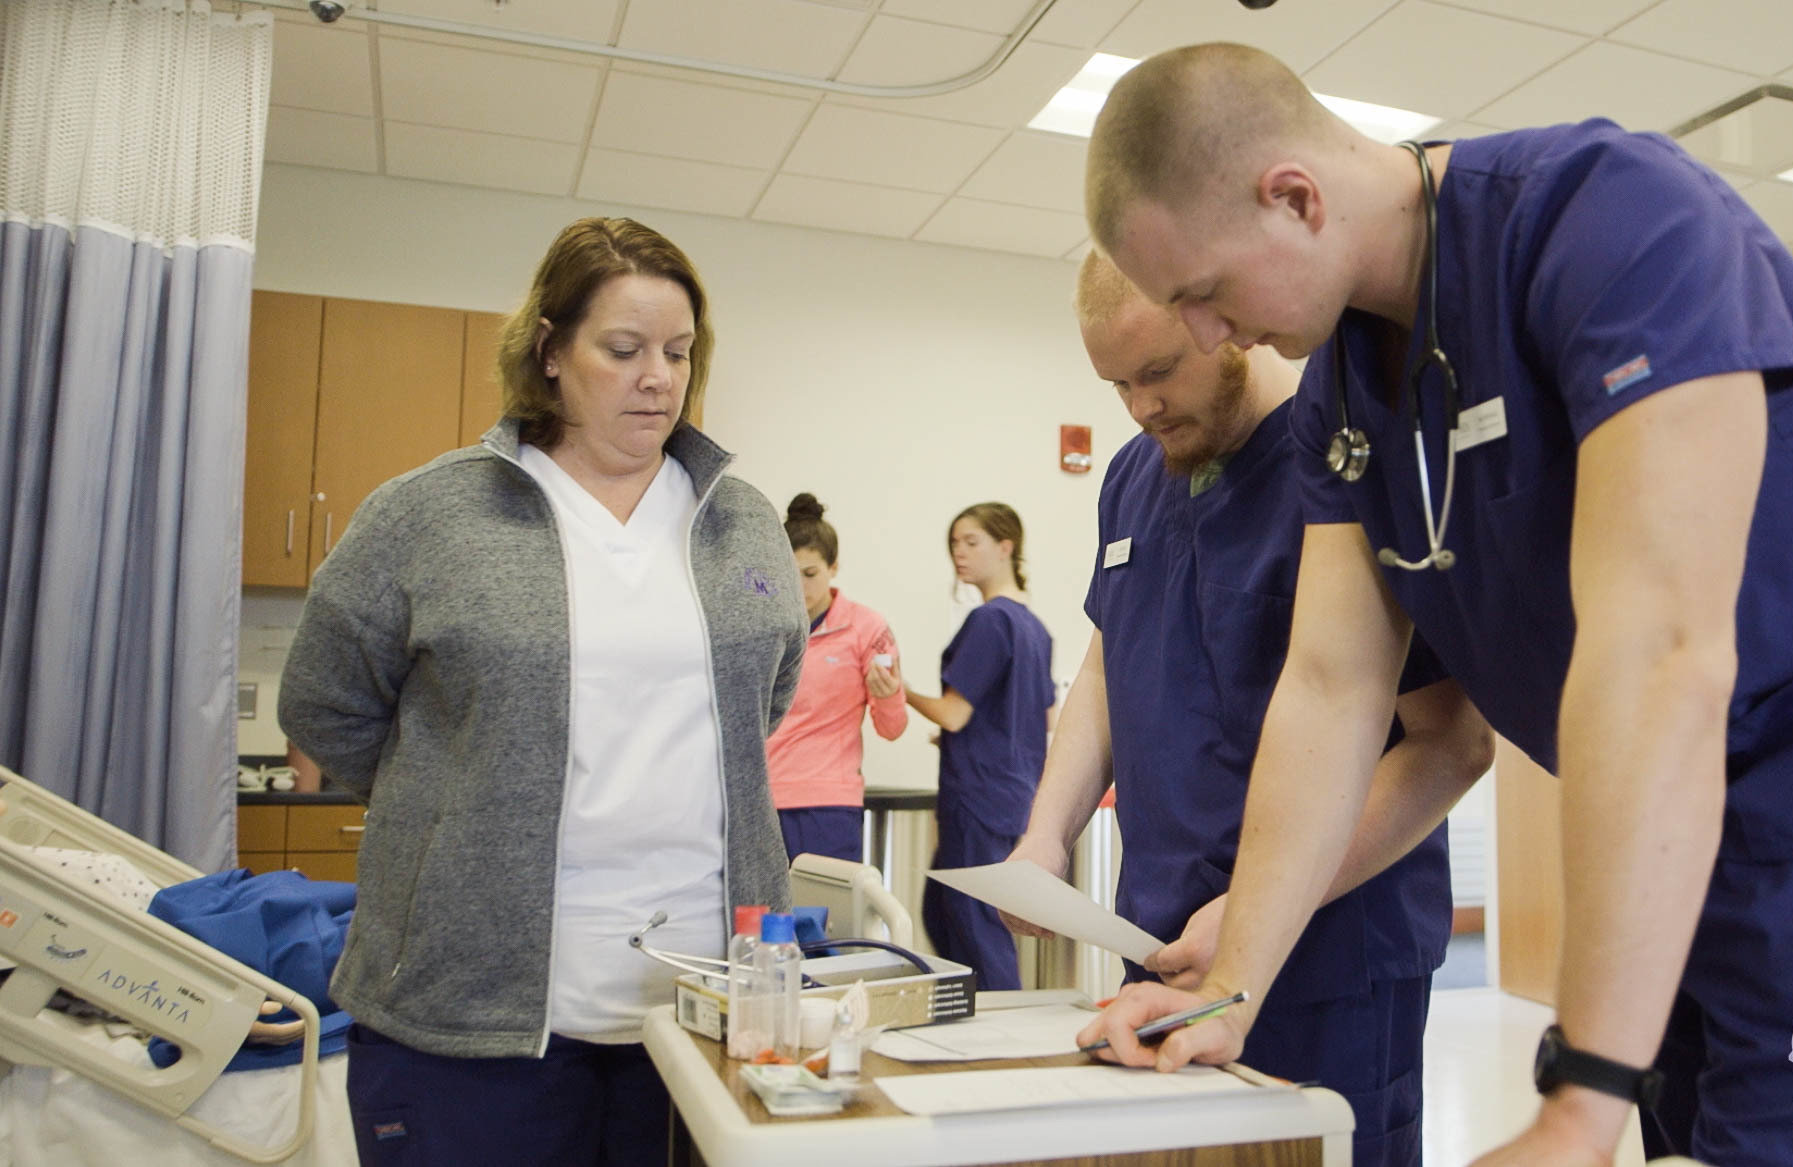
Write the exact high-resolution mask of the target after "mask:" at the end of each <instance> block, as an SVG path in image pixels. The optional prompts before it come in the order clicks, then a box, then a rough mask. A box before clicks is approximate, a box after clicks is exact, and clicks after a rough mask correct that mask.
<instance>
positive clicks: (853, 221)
mask: <svg viewBox="0 0 1793 1167" xmlns="http://www.w3.org/2000/svg"><path fill="white" fill-rule="evenodd" d="M940 201H941V200H940V196H939V195H931V194H922V193H921V192H919V191H913V190H895V189H892V188H891V187H887V186H867V185H865V184H864V183H858V182H835V181H833V180H831V179H826V178H805V177H803V176H801V175H796V174H781V175H779V176H778V177H777V178H775V179H773V180H772V185H771V186H770V187H768V188H767V189H766V194H765V196H764V197H763V198H761V199H760V203H759V206H758V207H756V208H755V209H754V212H753V217H754V218H755V219H764V220H766V221H768V222H772V223H794V224H796V225H797V226H800V227H820V228H823V229H825V230H830V231H857V232H860V233H862V234H866V235H888V236H892V237H894V238H897V239H907V238H908V237H909V236H911V235H913V234H914V233H915V229H916V228H918V227H920V226H921V225H922V223H923V222H925V221H926V220H927V217H928V216H929V215H931V214H933V212H934V208H935V207H938V206H939V205H940Z"/></svg>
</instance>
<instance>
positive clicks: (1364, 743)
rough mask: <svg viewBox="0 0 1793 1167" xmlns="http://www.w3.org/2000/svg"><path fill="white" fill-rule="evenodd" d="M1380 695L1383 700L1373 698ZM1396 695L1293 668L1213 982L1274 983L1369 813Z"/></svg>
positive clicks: (1271, 730) (1250, 799) (1250, 804)
mask: <svg viewBox="0 0 1793 1167" xmlns="http://www.w3.org/2000/svg"><path fill="white" fill-rule="evenodd" d="M1370 701H1374V702H1375V703H1376V707H1375V708H1370V707H1368V704H1367V703H1368V702H1370ZM1392 713H1393V697H1392V694H1381V695H1377V694H1374V693H1372V692H1369V691H1360V692H1358V693H1356V694H1353V695H1349V698H1347V696H1346V695H1338V694H1331V693H1328V692H1326V691H1325V689H1324V688H1322V687H1316V686H1315V685H1314V684H1312V683H1310V681H1309V680H1308V679H1307V678H1304V677H1302V676H1300V675H1299V674H1298V673H1295V672H1293V671H1291V670H1289V669H1285V670H1284V672H1283V676H1282V679H1281V681H1279V682H1278V684H1277V687H1276V694H1275V696H1274V697H1272V698H1271V702H1270V710H1269V713H1268V715H1267V716H1266V717H1265V719H1264V731H1263V735H1262V738H1261V741H1260V744H1259V747H1258V756H1257V761H1256V762H1255V763H1254V764H1253V766H1252V772H1251V785H1250V789H1249V792H1248V794H1247V795H1246V800H1245V821H1244V825H1243V827H1242V829H1241V831H1240V839H1239V857H1238V861H1237V864H1236V866H1235V868H1234V871H1233V879H1232V883H1231V885H1230V887H1229V889H1228V892H1227V912H1226V917H1225V922H1224V923H1223V924H1222V926H1221V933H1220V944H1219V949H1218V953H1217V955H1216V958H1215V962H1214V967H1213V968H1212V969H1211V970H1210V972H1209V974H1208V978H1207V981H1206V982H1205V983H1206V984H1207V985H1209V986H1213V987H1224V988H1225V989H1226V990H1227V991H1233V990H1238V989H1248V990H1250V991H1251V993H1252V994H1253V995H1254V996H1261V994H1262V993H1263V992H1264V991H1265V990H1266V989H1268V988H1269V986H1270V982H1271V981H1273V980H1274V979H1275V977H1276V973H1277V972H1278V970H1280V969H1281V967H1282V963H1283V961H1284V960H1285V959H1286V958H1287V957H1288V954H1289V950H1290V949H1291V948H1293V947H1294V945H1295V941H1296V939H1297V938H1298V937H1299V936H1300V935H1301V931H1302V929H1303V928H1305V927H1306V926H1307V922H1308V918H1309V917H1310V916H1312V915H1313V912H1314V909H1315V908H1317V907H1318V906H1319V905H1320V903H1321V901H1322V898H1323V897H1324V896H1325V894H1326V893H1327V891H1328V889H1329V887H1330V886H1331V884H1332V882H1333V877H1334V875H1335V874H1336V873H1337V871H1338V869H1339V864H1340V862H1341V861H1342V860H1343V858H1344V856H1345V853H1346V850H1347V848H1348V847H1349V845H1350V843H1351V840H1352V835H1353V831H1354V829H1355V827H1356V824H1357V822H1358V821H1359V819H1360V818H1361V817H1362V810H1363V806H1364V803H1365V801H1366V799H1367V796H1368V792H1369V787H1370V783H1371V780H1372V776H1373V774H1374V771H1375V768H1376V760H1377V757H1378V755H1379V754H1380V753H1381V750H1382V746H1383V744H1384V741H1385V739H1386V731H1385V730H1382V729H1378V728H1376V727H1386V726H1387V725H1388V723H1389V719H1390V717H1391V716H1392Z"/></svg>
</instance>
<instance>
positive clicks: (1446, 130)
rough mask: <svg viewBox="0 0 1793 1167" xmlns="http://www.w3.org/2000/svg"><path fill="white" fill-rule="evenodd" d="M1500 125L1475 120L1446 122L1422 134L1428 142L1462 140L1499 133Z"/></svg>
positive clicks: (1500, 131)
mask: <svg viewBox="0 0 1793 1167" xmlns="http://www.w3.org/2000/svg"><path fill="white" fill-rule="evenodd" d="M1502 132H1504V131H1502V130H1501V129H1500V128H1499V127H1498V126H1484V125H1478V124H1477V123H1475V122H1446V123H1445V124H1444V125H1442V126H1437V127H1434V128H1433V129H1430V130H1427V131H1426V132H1425V134H1424V135H1422V136H1423V137H1424V138H1425V140H1426V141H1428V142H1460V141H1462V140H1463V139H1464V138H1480V137H1482V136H1483V135H1485V134H1499V133H1502Z"/></svg>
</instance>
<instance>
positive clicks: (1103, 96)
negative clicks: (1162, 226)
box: [1027, 53, 1793, 181]
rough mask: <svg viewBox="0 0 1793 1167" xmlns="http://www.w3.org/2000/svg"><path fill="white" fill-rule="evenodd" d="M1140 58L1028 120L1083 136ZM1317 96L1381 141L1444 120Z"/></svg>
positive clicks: (1087, 76) (1105, 69) (1096, 60)
mask: <svg viewBox="0 0 1793 1167" xmlns="http://www.w3.org/2000/svg"><path fill="white" fill-rule="evenodd" d="M1137 64H1139V62H1138V61H1136V60H1132V59H1130V58H1127V57H1116V56H1113V55H1111V54H1109V53H1097V54H1096V55H1095V56H1093V57H1091V58H1090V59H1089V63H1088V64H1086V65H1085V66H1084V67H1083V69H1082V71H1081V72H1079V73H1078V74H1077V76H1075V77H1073V78H1071V81H1070V84H1068V85H1066V86H1065V87H1064V88H1063V89H1061V90H1059V91H1058V92H1057V93H1055V94H1053V95H1052V100H1051V101H1048V102H1047V103H1046V106H1045V108H1044V109H1042V110H1040V112H1039V113H1037V114H1035V115H1034V118H1033V120H1032V121H1030V122H1028V123H1027V126H1028V128H1029V129H1033V130H1049V131H1051V132H1052V133H1055V134H1073V135H1075V136H1077V137H1079V138H1087V137H1089V135H1090V130H1091V129H1092V128H1094V126H1095V124H1096V115H1097V114H1098V113H1101V112H1102V103H1103V102H1105V101H1107V100H1108V91H1109V90H1110V89H1113V88H1114V83H1115V82H1116V81H1118V80H1120V79H1121V75H1122V74H1124V73H1126V71H1127V70H1129V69H1131V68H1132V67H1133V66H1135V65H1137ZM1314 97H1315V98H1316V99H1318V100H1319V102H1320V104H1321V105H1323V106H1325V107H1326V108H1327V109H1329V110H1331V111H1332V112H1333V113H1335V114H1337V115H1338V116H1339V117H1341V118H1343V119H1345V121H1347V122H1349V123H1350V124H1351V125H1353V126H1355V127H1356V128H1357V129H1358V130H1359V131H1360V132H1361V133H1363V134H1365V135H1366V136H1368V137H1371V138H1374V139H1375V140H1376V141H1378V142H1385V143H1393V142H1399V141H1401V140H1402V139H1404V138H1416V137H1418V136H1419V135H1420V134H1423V133H1425V132H1426V131H1427V130H1429V129H1431V128H1432V127H1433V126H1436V125H1438V124H1439V123H1440V122H1441V121H1443V120H1444V119H1443V118H1435V117H1432V116H1431V115H1430V114H1423V113H1414V112H1413V111H1412V110H1407V109H1396V108H1394V107H1393V106H1388V105H1374V104H1372V103H1370V102H1367V101H1353V100H1351V99H1350V98H1347V97H1329V96H1327V95H1326V94H1323V93H1316V94H1314ZM1789 181H1793V180H1789Z"/></svg>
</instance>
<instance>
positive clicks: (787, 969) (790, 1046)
mask: <svg viewBox="0 0 1793 1167" xmlns="http://www.w3.org/2000/svg"><path fill="white" fill-rule="evenodd" d="M753 970H754V981H755V982H756V984H757V986H763V988H764V992H765V997H764V999H765V1001H766V1007H767V1009H768V1011H769V1012H770V1014H771V1026H770V1029H771V1033H772V1052H773V1053H774V1054H776V1055H778V1057H780V1058H783V1059H787V1060H789V1061H792V1062H795V1061H796V1060H797V1053H798V1049H799V1047H800V1045H801V1044H802V1041H803V1027H802V1014H801V1009H800V1007H799V1003H798V1002H799V994H801V993H802V991H803V950H802V949H801V948H798V947H797V919H796V917H795V916H791V915H788V914H786V913H783V912H768V913H766V915H764V916H763V917H761V918H760V943H759V947H758V948H756V949H754V951H753Z"/></svg>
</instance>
